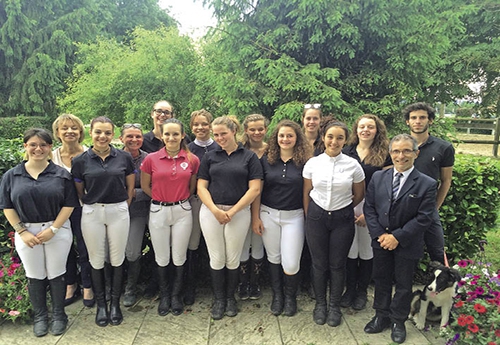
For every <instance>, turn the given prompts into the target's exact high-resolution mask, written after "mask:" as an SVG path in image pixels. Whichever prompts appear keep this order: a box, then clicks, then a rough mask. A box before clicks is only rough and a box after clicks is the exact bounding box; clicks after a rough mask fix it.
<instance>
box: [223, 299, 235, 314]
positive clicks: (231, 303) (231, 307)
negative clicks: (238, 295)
mask: <svg viewBox="0 0 500 345" xmlns="http://www.w3.org/2000/svg"><path fill="white" fill-rule="evenodd" d="M225 314H226V316H229V317H234V316H236V315H238V304H237V303H236V299H235V298H234V297H228V299H227V300H226V311H225Z"/></svg>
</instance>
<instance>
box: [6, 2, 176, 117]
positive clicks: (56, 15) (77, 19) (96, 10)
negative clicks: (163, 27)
mask: <svg viewBox="0 0 500 345" xmlns="http://www.w3.org/2000/svg"><path fill="white" fill-rule="evenodd" d="M161 23H163V24H167V25H173V24H174V22H173V20H172V19H171V18H170V17H169V16H168V15H167V14H166V13H164V12H163V11H162V10H160V8H159V6H158V4H157V3H156V2H155V1H154V0H122V1H118V2H116V1H111V0H47V1H21V0H0V37H1V38H0V116H3V117H6V116H15V115H20V114H24V115H27V116H32V115H42V116H43V115H54V110H55V99H56V96H57V95H58V94H60V93H61V92H62V91H63V90H64V89H65V86H66V85H65V79H66V78H67V77H68V75H69V74H70V72H71V68H72V65H73V63H74V54H75V51H76V46H75V44H74V43H75V42H86V41H89V40H93V39H95V37H96V36H98V35H104V36H107V37H115V38H117V39H119V40H121V37H122V36H123V35H124V33H125V32H126V31H128V30H131V29H133V28H134V27H135V26H136V25H144V26H146V27H151V28H153V27H155V26H157V25H159V24H161Z"/></svg>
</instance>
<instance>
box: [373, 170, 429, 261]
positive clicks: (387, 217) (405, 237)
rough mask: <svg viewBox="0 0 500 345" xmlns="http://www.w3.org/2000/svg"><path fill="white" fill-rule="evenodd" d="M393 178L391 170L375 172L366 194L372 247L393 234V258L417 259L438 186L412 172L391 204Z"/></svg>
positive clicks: (422, 246)
mask: <svg viewBox="0 0 500 345" xmlns="http://www.w3.org/2000/svg"><path fill="white" fill-rule="evenodd" d="M393 176H394V168H393V169H388V170H382V171H377V172H375V173H374V174H373V177H372V180H371V182H370V184H369V185H368V189H367V191H366V195H365V205H364V214H365V220H366V224H367V226H368V230H369V232H370V236H371V238H372V247H374V248H380V244H379V243H378V242H377V239H378V237H379V236H380V235H382V234H384V233H392V234H393V235H394V237H395V238H396V239H397V240H398V241H399V245H398V246H397V247H396V249H395V250H394V252H395V254H396V255H401V256H403V257H406V258H409V259H419V258H421V257H422V255H423V253H424V233H425V230H426V229H427V228H428V227H429V226H430V225H431V222H432V219H433V217H435V214H436V212H437V209H436V193H437V182H436V181H435V180H434V179H432V178H430V177H428V176H427V175H424V174H422V173H421V172H419V171H418V170H417V169H413V171H412V172H411V173H410V175H409V176H408V179H407V180H406V182H405V183H404V185H403V186H402V187H401V190H400V191H399V194H398V196H397V198H396V201H395V202H394V203H391V199H392V180H393Z"/></svg>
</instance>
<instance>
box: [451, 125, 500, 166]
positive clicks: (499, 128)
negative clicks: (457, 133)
mask: <svg viewBox="0 0 500 345" xmlns="http://www.w3.org/2000/svg"><path fill="white" fill-rule="evenodd" d="M455 128H456V129H465V130H466V131H467V134H471V130H475V129H476V130H477V129H481V130H488V131H490V133H491V135H492V136H493V140H474V139H467V140H454V141H453V142H455V143H466V144H491V145H493V156H495V157H498V145H499V144H500V140H499V139H500V121H499V119H498V118H496V119H473V118H468V117H456V118H455Z"/></svg>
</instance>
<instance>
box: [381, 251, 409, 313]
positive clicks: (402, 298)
mask: <svg viewBox="0 0 500 345" xmlns="http://www.w3.org/2000/svg"><path fill="white" fill-rule="evenodd" d="M417 263H418V259H409V258H405V257H403V256H401V255H399V253H398V250H385V249H382V248H376V247H375V248H373V280H374V281H375V299H374V301H373V309H375V310H376V314H377V316H382V317H390V318H391V320H393V321H401V322H404V321H406V319H407V318H408V314H409V313H410V304H411V300H412V286H413V275H414V272H415V267H416V266H417ZM393 281H394V282H395V284H396V291H395V293H394V296H392V283H393Z"/></svg>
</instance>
